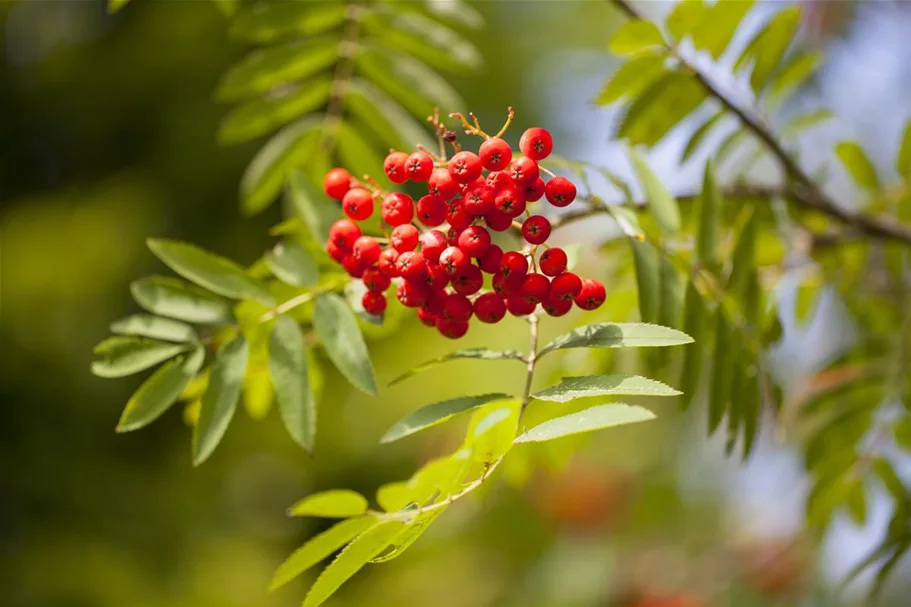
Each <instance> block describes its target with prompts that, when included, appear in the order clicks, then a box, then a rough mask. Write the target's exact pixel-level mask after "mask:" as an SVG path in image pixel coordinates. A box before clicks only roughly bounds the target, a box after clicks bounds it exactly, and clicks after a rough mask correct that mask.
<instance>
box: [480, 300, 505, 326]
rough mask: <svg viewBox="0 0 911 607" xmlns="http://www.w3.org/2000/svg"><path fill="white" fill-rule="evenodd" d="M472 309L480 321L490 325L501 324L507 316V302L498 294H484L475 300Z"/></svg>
mask: <svg viewBox="0 0 911 607" xmlns="http://www.w3.org/2000/svg"><path fill="white" fill-rule="evenodd" d="M472 308H473V311H474V315H475V316H476V317H477V318H478V320H480V321H481V322H486V323H488V324H493V323H497V322H500V321H501V320H503V317H504V316H506V302H505V301H503V298H502V297H500V296H499V295H497V294H496V293H484V294H483V295H481V296H480V297H478V298H477V299H476V300H474V305H473V306H472Z"/></svg>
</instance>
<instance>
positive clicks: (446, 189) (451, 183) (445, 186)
mask: <svg viewBox="0 0 911 607" xmlns="http://www.w3.org/2000/svg"><path fill="white" fill-rule="evenodd" d="M427 191H428V192H429V193H430V194H432V195H434V196H439V197H440V198H442V199H443V200H448V199H450V198H452V197H453V196H455V195H456V194H458V193H459V184H458V183H456V181H455V180H454V179H453V178H452V175H450V174H449V170H447V169H444V168H442V167H440V168H438V169H434V170H433V172H432V173H431V174H430V179H429V180H428V182H427Z"/></svg>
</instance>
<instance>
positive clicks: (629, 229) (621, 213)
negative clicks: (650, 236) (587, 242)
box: [607, 204, 645, 240]
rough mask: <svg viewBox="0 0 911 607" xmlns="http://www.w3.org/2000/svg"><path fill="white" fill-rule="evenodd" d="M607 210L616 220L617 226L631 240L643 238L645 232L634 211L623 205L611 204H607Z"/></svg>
mask: <svg viewBox="0 0 911 607" xmlns="http://www.w3.org/2000/svg"><path fill="white" fill-rule="evenodd" d="M607 212H608V213H610V216H611V217H613V218H614V221H616V222H617V226H618V227H619V228H620V231H622V232H623V233H624V234H626V235H627V236H629V237H630V238H631V239H633V240H644V239H645V232H643V231H642V226H640V225H639V218H638V217H636V213H635V211H633V210H632V209H629V208H627V207H624V206H620V205H617V204H611V205H608V206H607Z"/></svg>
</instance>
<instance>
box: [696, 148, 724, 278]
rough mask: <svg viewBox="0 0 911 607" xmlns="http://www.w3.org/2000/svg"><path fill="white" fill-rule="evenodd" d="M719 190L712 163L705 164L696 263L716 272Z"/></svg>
mask: <svg viewBox="0 0 911 607" xmlns="http://www.w3.org/2000/svg"><path fill="white" fill-rule="evenodd" d="M722 201H723V198H722V194H721V188H720V187H719V186H718V182H717V181H716V179H715V170H714V167H713V166H712V161H711V160H708V161H707V162H706V163H705V173H704V175H703V179H702V196H700V198H699V215H698V217H699V220H698V225H697V226H696V262H697V263H698V265H699V266H701V267H704V268H708V269H709V270H711V271H716V270H717V268H718V267H719V265H720V262H721V259H720V257H719V254H720V253H719V248H718V240H719V237H718V230H719V227H720V225H719V224H720V217H721V204H722Z"/></svg>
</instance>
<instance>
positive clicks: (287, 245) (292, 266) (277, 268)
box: [266, 241, 319, 287]
mask: <svg viewBox="0 0 911 607" xmlns="http://www.w3.org/2000/svg"><path fill="white" fill-rule="evenodd" d="M266 263H268V264H269V271H270V272H272V273H273V274H274V275H275V276H276V278H278V279H279V280H281V281H282V282H284V283H287V284H289V285H291V286H294V287H312V286H313V285H315V284H316V281H317V280H319V268H318V267H317V266H316V262H315V261H313V258H312V257H310V254H309V253H308V252H307V250H306V249H304V247H302V246H300V245H299V244H297V243H294V242H290V241H288V242H282V243H279V244H277V245H275V247H273V249H272V253H270V254H269V255H267V256H266Z"/></svg>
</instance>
